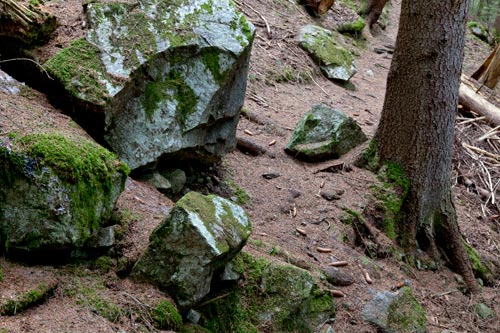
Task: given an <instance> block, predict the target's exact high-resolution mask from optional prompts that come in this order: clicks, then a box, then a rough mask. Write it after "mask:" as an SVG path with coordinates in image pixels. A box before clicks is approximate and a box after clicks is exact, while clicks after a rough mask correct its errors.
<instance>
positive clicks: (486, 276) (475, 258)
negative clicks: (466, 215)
mask: <svg viewBox="0 0 500 333" xmlns="http://www.w3.org/2000/svg"><path fill="white" fill-rule="evenodd" d="M462 244H463V245H464V248H465V250H466V251H467V254H468V256H469V259H470V262H471V264H472V270H473V271H474V275H475V276H477V277H479V278H481V279H482V280H483V281H490V280H491V279H492V275H493V273H492V271H491V270H490V269H489V268H488V266H487V265H485V264H483V263H482V262H481V257H480V256H479V253H477V251H476V250H475V249H474V248H473V247H472V246H471V245H469V244H468V243H467V242H466V241H464V240H463V239H462Z"/></svg>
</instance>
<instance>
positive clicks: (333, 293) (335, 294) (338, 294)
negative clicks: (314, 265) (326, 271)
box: [330, 289, 345, 297]
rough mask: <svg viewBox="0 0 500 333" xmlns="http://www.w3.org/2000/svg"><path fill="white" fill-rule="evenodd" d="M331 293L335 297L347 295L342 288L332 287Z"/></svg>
mask: <svg viewBox="0 0 500 333" xmlns="http://www.w3.org/2000/svg"><path fill="white" fill-rule="evenodd" d="M330 293H331V294H332V296H333V297H345V294H344V293H343V292H342V291H340V290H336V289H330Z"/></svg>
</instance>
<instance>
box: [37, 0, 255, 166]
mask: <svg viewBox="0 0 500 333" xmlns="http://www.w3.org/2000/svg"><path fill="white" fill-rule="evenodd" d="M86 12H87V17H88V26H89V29H88V31H87V35H86V36H85V38H81V39H77V40H75V41H73V42H72V44H71V45H70V46H69V47H68V48H66V49H64V50H62V51H61V52H59V53H58V54H56V55H55V56H54V57H53V58H51V59H49V60H48V61H47V62H46V63H45V64H44V68H45V69H46V70H47V71H48V72H49V73H50V74H51V76H53V77H54V78H55V79H56V80H57V81H58V82H59V84H60V85H61V86H62V87H63V90H64V94H65V95H66V96H67V99H68V100H69V101H70V102H71V103H72V106H73V107H74V109H75V112H76V114H75V117H76V119H79V122H80V123H82V124H83V125H84V127H86V128H87V130H88V131H89V132H91V133H92V134H95V135H98V136H99V137H102V138H103V139H104V140H105V141H106V142H107V143H108V144H109V146H110V147H111V148H112V149H113V151H115V152H116V153H117V154H118V155H119V156H120V158H122V159H123V160H124V161H125V162H126V163H127V164H128V165H129V166H130V167H131V168H132V169H135V168H138V167H140V166H144V165H147V164H150V163H153V162H156V161H157V160H158V159H160V158H161V157H165V158H167V157H170V158H174V157H176V156H180V157H183V158H184V157H186V156H189V157H191V158H198V159H202V160H205V161H207V162H212V161H215V160H217V159H219V158H220V157H221V156H223V155H224V154H225V153H227V152H228V151H231V150H232V149H234V147H235V146H236V138H235V132H236V124H237V122H238V116H239V112H240V109H241V106H242V105H243V100H244V96H245V89H246V75H247V71H248V61H249V56H250V49H251V44H252V41H253V33H254V27H253V26H252V24H251V23H249V22H248V21H247V20H246V19H245V17H244V16H243V15H242V14H241V13H239V12H238V11H237V9H236V7H235V5H234V3H233V2H232V1H230V0H220V1H213V0H186V1H157V0H151V1H141V2H135V1H133V2H126V3H123V2H107V1H106V2H104V1H103V2H101V1H97V2H92V3H89V4H88V5H87V9H86ZM60 98H61V96H60V97H59V99H60Z"/></svg>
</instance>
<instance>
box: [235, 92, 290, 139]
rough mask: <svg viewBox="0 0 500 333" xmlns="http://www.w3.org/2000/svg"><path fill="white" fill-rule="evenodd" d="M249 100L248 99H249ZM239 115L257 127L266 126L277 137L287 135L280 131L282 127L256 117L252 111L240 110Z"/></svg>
mask: <svg viewBox="0 0 500 333" xmlns="http://www.w3.org/2000/svg"><path fill="white" fill-rule="evenodd" d="M249 98H250V97H249ZM241 114H242V115H243V116H244V117H245V118H247V119H248V120H250V121H251V122H253V123H255V124H257V125H263V126H267V127H269V128H271V129H272V130H273V132H275V134H277V135H279V136H285V135H287V134H286V133H285V131H284V130H282V128H283V127H282V126H281V125H280V124H278V123H276V122H274V121H272V120H270V119H265V118H262V117H261V116H259V115H257V114H256V113H254V112H252V111H249V110H247V109H243V110H241ZM284 129H287V128H284ZM288 130H292V131H293V129H288Z"/></svg>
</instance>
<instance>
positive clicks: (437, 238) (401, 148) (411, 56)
mask: <svg viewBox="0 0 500 333" xmlns="http://www.w3.org/2000/svg"><path fill="white" fill-rule="evenodd" d="M468 6H469V0H447V1H443V0H430V1H424V0H419V1H415V0H403V2H402V5H401V18H400V25H399V32H398V37H397V41H396V50H395V53H394V57H393V60H392V64H391V69H390V72H389V76H388V79H387V93H386V96H385V101H384V108H383V111H382V116H381V120H380V124H379V128H378V130H377V133H376V135H375V141H376V143H377V144H378V152H379V157H380V161H391V162H393V163H396V164H398V165H400V166H401V167H403V169H404V170H405V172H406V175H407V176H408V179H409V181H410V189H409V193H408V196H407V197H406V198H405V199H404V202H403V206H402V209H401V219H400V220H399V221H398V225H397V226H396V228H397V232H398V240H399V242H400V244H401V245H402V247H403V248H404V249H405V250H406V252H407V253H409V254H413V251H414V250H415V249H416V248H417V246H419V247H420V248H421V249H423V250H425V251H426V252H427V253H429V254H430V255H431V256H432V257H434V258H435V259H437V258H438V257H439V250H441V252H442V253H444V255H445V258H446V259H447V261H449V262H450V263H451V264H452V265H453V267H454V268H455V270H456V271H458V272H459V273H460V274H462V275H463V276H464V280H465V281H466V283H467V284H468V285H469V287H470V288H472V289H475V288H476V287H477V286H476V282H475V279H474V276H473V273H472V268H471V265H470V260H469V258H468V256H467V254H466V252H465V250H464V248H463V244H462V239H461V235H460V232H459V229H458V225H457V220H456V211H455V207H454V205H453V200H452V194H451V182H450V178H451V157H452V146H453V138H454V124H455V116H456V109H457V101H458V88H459V84H460V71H461V65H462V61H463V48H464V34H465V23H466V18H467V11H468Z"/></svg>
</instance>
